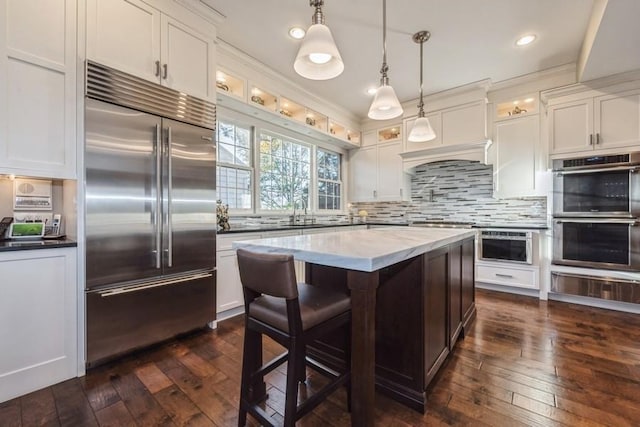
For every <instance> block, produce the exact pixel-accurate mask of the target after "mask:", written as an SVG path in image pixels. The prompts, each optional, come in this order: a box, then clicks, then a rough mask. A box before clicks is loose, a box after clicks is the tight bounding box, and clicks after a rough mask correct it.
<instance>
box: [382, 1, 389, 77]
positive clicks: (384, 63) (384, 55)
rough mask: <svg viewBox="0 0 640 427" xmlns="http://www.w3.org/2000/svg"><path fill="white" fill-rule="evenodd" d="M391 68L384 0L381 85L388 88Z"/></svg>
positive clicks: (385, 2) (384, 2) (383, 2)
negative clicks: (388, 57) (388, 62)
mask: <svg viewBox="0 0 640 427" xmlns="http://www.w3.org/2000/svg"><path fill="white" fill-rule="evenodd" d="M388 71H389V66H388V65H387V0H382V68H380V74H382V77H381V78H380V85H381V86H387V85H388V84H389V77H387V72H388Z"/></svg>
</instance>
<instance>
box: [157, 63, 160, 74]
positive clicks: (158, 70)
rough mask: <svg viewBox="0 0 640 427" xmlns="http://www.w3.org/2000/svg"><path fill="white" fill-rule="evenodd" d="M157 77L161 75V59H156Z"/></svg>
mask: <svg viewBox="0 0 640 427" xmlns="http://www.w3.org/2000/svg"><path fill="white" fill-rule="evenodd" d="M156 77H160V61H156Z"/></svg>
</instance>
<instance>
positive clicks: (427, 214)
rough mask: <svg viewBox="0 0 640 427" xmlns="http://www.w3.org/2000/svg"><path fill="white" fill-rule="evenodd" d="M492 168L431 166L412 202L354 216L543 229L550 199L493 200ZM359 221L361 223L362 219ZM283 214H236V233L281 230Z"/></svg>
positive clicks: (419, 171)
mask: <svg viewBox="0 0 640 427" xmlns="http://www.w3.org/2000/svg"><path fill="white" fill-rule="evenodd" d="M492 195H493V166H491V165H484V164H482V163H479V162H471V161H466V160H448V161H443V162H435V163H429V164H426V165H421V166H419V167H417V168H416V170H415V175H414V176H413V177H412V178H411V201H410V202H376V203H354V204H353V208H352V212H353V213H357V212H358V211H359V210H363V209H364V210H366V211H367V213H368V218H367V220H368V222H393V223H405V222H411V221H425V220H447V221H465V222H475V223H491V224H516V223H527V224H538V225H544V224H546V221H547V199H546V197H527V198H521V199H502V200H501V199H494V198H493V197H492ZM317 220H318V222H322V223H331V222H345V221H349V216H348V215H341V214H337V215H331V216H326V215H322V216H318V217H317ZM354 220H355V221H356V222H357V221H358V217H357V216H355V217H354ZM288 222H289V218H288V216H284V215H247V216H239V215H232V216H231V218H230V223H231V226H232V228H236V229H237V228H244V227H252V226H258V225H282V224H287V223H288Z"/></svg>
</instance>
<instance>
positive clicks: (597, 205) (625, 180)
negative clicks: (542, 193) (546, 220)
mask: <svg viewBox="0 0 640 427" xmlns="http://www.w3.org/2000/svg"><path fill="white" fill-rule="evenodd" d="M553 215H554V216H556V217H608V218H611V217H617V218H635V217H637V216H639V215H640V170H638V166H616V167H602V168H585V169H576V170H568V171H557V172H555V173H554V176H553Z"/></svg>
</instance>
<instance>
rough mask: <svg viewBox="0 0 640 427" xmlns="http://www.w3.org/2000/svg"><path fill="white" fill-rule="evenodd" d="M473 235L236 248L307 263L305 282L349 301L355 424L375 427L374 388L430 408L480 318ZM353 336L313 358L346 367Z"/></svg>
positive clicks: (413, 233)
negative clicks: (448, 365) (432, 392)
mask: <svg viewBox="0 0 640 427" xmlns="http://www.w3.org/2000/svg"><path fill="white" fill-rule="evenodd" d="M474 237H475V231H473V230H464V229H452V228H441V229H425V228H421V229H417V228H410V227H406V228H405V227H390V228H380V229H372V230H357V231H347V232H341V233H321V234H310V235H301V236H290V237H275V238H267V239H260V240H243V241H238V242H234V243H233V245H234V247H236V248H238V247H244V248H247V249H250V250H254V251H258V252H265V253H274V252H275V253H290V254H292V255H293V256H294V258H295V259H297V260H298V261H304V262H305V265H306V268H305V271H306V273H305V276H306V280H307V281H308V282H309V283H311V284H313V285H316V286H326V287H329V288H333V289H340V290H342V291H345V292H346V291H347V290H348V292H350V295H351V331H350V332H351V350H352V351H351V425H353V426H358V427H367V426H373V425H374V422H375V420H374V407H375V389H376V386H377V387H378V389H379V390H380V391H382V392H384V393H387V394H389V395H390V396H392V397H394V398H396V399H398V400H399V401H401V402H404V403H406V404H407V405H410V406H411V407H412V408H415V409H417V410H419V411H424V408H425V401H426V389H427V386H428V385H429V383H430V382H431V381H432V380H433V378H434V376H435V375H436V373H437V372H438V369H439V368H440V367H441V366H442V364H443V363H444V361H445V360H446V358H447V355H448V354H449V352H450V351H451V349H452V348H453V346H454V344H455V342H456V340H457V338H458V337H459V336H460V334H461V333H462V332H463V331H464V326H465V325H468V324H469V322H470V321H471V320H472V318H473V316H474V314H475V306H474V282H473V260H474V256H473V253H474ZM348 333H349V331H348V330H347V329H345V330H344V331H343V332H342V336H340V335H341V334H340V333H338V334H334V335H333V336H332V337H331V338H330V339H329V340H327V341H324V342H317V343H316V345H315V346H313V347H311V348H309V352H308V354H309V355H311V356H314V357H315V358H316V359H317V360H318V361H320V362H321V363H322V362H324V363H325V364H327V365H328V366H330V367H334V368H336V369H338V370H339V369H344V366H347V363H346V361H347V360H348V359H347V357H346V356H345V351H344V344H342V342H346V341H344V339H345V338H346V334H348Z"/></svg>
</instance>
